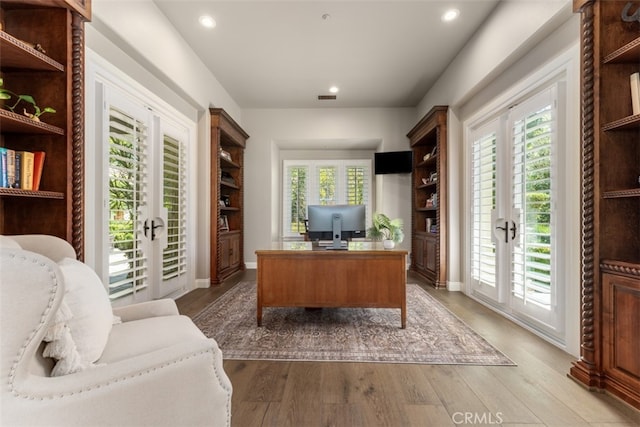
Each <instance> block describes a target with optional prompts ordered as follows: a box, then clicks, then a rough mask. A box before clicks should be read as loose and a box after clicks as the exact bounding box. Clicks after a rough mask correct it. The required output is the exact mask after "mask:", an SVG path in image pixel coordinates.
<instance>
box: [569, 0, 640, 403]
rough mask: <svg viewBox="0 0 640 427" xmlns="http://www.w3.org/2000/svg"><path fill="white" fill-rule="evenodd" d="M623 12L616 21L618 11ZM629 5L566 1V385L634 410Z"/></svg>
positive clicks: (638, 231) (633, 119)
mask: <svg viewBox="0 0 640 427" xmlns="http://www.w3.org/2000/svg"><path fill="white" fill-rule="evenodd" d="M628 4H631V6H632V7H631V10H630V11H629V12H628V13H626V14H625V12H624V9H625V7H626V6H627V5H628ZM638 6H639V5H638V3H637V2H628V1H626V0H624V1H613V0H607V1H594V0H574V11H576V12H580V13H581V20H582V25H581V41H582V43H581V55H582V61H581V63H582V70H581V74H582V78H581V80H582V93H581V104H582V105H581V108H582V124H581V126H582V201H581V203H582V253H581V260H582V262H581V267H582V277H581V285H582V289H581V294H582V295H581V302H582V306H581V328H582V330H581V355H580V360H579V361H577V362H576V363H574V365H573V367H572V368H571V371H570V375H571V376H572V377H573V378H575V379H577V380H578V381H580V382H581V383H583V384H585V385H587V386H588V387H590V388H594V389H600V390H606V391H608V392H610V393H612V394H614V395H616V396H618V397H619V398H621V399H622V400H624V401H626V402H628V403H629V404H631V405H633V406H635V407H636V408H640V355H639V354H638V350H639V349H640V334H638V330H640V183H639V182H638V178H639V175H640V115H639V114H636V115H633V114H632V106H631V89H630V75H631V74H632V73H634V72H638V71H640V22H638V20H637V19H635V18H634V19H629V20H627V21H625V20H624V19H623V16H625V15H632V14H633V13H634V12H635V11H636V10H637V9H638Z"/></svg>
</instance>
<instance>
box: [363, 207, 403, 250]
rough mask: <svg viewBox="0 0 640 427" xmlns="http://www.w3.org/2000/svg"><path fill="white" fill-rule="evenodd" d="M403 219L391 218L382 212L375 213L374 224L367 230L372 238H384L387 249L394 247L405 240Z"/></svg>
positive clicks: (383, 242) (383, 241)
mask: <svg viewBox="0 0 640 427" xmlns="http://www.w3.org/2000/svg"><path fill="white" fill-rule="evenodd" d="M402 225H403V223H402V219H401V218H396V219H390V218H389V217H388V216H386V215H385V214H382V213H375V214H373V225H372V226H371V227H369V229H368V230H367V235H368V236H369V237H370V238H371V239H372V240H382V244H383V245H384V248H385V249H393V248H394V247H395V245H396V244H397V243H402V241H403V240H404V231H403V230H402Z"/></svg>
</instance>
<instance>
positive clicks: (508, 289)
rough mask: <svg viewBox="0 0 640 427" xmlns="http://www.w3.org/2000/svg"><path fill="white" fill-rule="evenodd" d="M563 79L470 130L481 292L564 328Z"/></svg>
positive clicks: (544, 325)
mask: <svg viewBox="0 0 640 427" xmlns="http://www.w3.org/2000/svg"><path fill="white" fill-rule="evenodd" d="M559 87H560V84H559V83H557V84H555V85H553V86H552V87H550V88H548V89H546V90H544V91H542V92H540V93H538V94H536V95H534V96H532V97H530V98H528V99H527V100H525V101H523V102H521V103H520V104H519V105H516V106H515V107H512V108H511V109H509V110H508V111H507V112H505V113H504V114H502V115H500V116H498V117H495V118H494V119H492V120H490V121H488V122H487V123H485V124H483V125H480V126H477V127H476V128H473V129H472V130H471V132H470V143H471V149H470V156H469V157H470V170H471V175H470V181H471V182H470V188H471V191H470V195H471V200H470V205H471V215H470V221H469V229H470V257H469V259H470V263H469V264H470V265H469V277H470V279H471V280H470V283H471V292H472V294H473V295H475V296H476V297H478V298H480V299H482V300H484V301H486V302H488V303H489V304H491V305H493V306H495V307H497V308H498V309H499V310H501V311H504V312H506V313H508V314H509V315H511V316H514V317H517V318H519V319H521V320H522V321H523V322H525V323H526V324H528V325H530V326H532V327H533V328H535V329H539V330H542V331H543V332H544V333H546V334H548V335H551V336H554V337H558V336H560V335H561V334H562V329H563V325H562V323H563V321H562V319H563V317H562V316H561V313H560V312H561V311H562V308H561V304H559V300H560V299H561V297H562V294H563V289H562V286H561V285H560V284H559V283H558V281H557V280H556V277H557V270H558V265H559V262H560V261H561V258H559V257H558V251H557V250H556V248H557V236H558V230H557V225H556V224H557V223H558V221H557V218H558V210H557V206H558V204H557V197H558V178H557V172H556V171H557V166H558V165H557V156H556V147H557V144H558V134H559V132H558V126H559V123H560V121H559V119H558V117H559V114H558V111H559V110H558V106H559V98H558V88H559Z"/></svg>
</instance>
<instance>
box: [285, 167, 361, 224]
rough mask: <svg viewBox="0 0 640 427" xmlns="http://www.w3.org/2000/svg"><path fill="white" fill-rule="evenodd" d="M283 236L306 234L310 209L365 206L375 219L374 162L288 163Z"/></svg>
mask: <svg viewBox="0 0 640 427" xmlns="http://www.w3.org/2000/svg"><path fill="white" fill-rule="evenodd" d="M283 177H284V179H283V194H284V197H283V209H282V212H283V215H282V216H283V226H282V229H283V233H282V234H283V236H284V237H293V236H298V235H299V234H300V233H304V231H305V220H306V219H307V206H308V205H338V204H349V205H365V206H366V212H367V224H368V223H369V218H370V216H371V161H370V160H331V161H330V160H285V161H284V173H283Z"/></svg>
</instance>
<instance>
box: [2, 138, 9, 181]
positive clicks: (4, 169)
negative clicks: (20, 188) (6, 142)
mask: <svg viewBox="0 0 640 427" xmlns="http://www.w3.org/2000/svg"><path fill="white" fill-rule="evenodd" d="M8 186H9V178H8V172H7V149H6V148H4V147H0V187H2V188H7V187H8Z"/></svg>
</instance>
